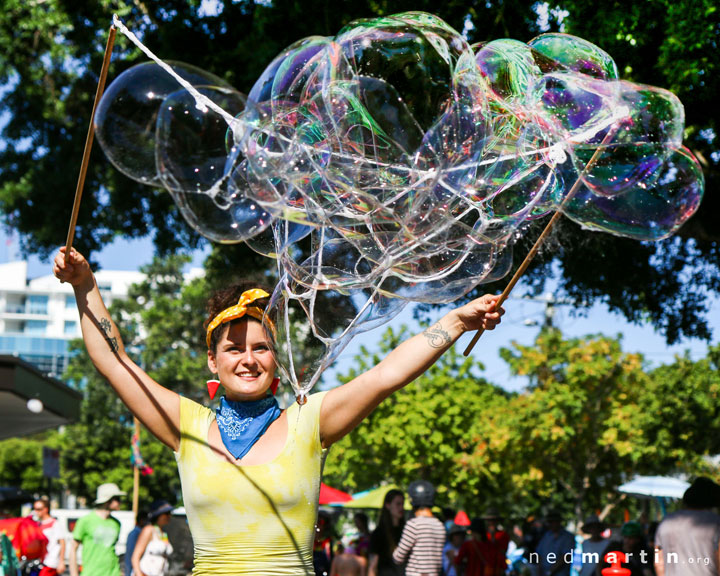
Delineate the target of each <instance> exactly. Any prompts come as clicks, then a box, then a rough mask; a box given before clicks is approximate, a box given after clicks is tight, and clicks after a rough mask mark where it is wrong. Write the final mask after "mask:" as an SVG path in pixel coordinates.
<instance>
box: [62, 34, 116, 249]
mask: <svg viewBox="0 0 720 576" xmlns="http://www.w3.org/2000/svg"><path fill="white" fill-rule="evenodd" d="M116 30H117V29H116V28H115V26H110V34H109V35H108V39H107V44H106V45H105V57H104V58H103V64H102V69H101V70H100V80H98V86H97V91H96V92H95V102H94V103H93V108H92V114H91V115H90V126H89V127H88V132H87V137H86V138H85V151H84V152H83V158H82V164H81V165H80V176H79V177H78V183H77V188H75V202H74V203H73V211H72V216H70V227H69V229H68V235H67V242H66V243H65V262H67V261H68V260H69V259H70V249H71V248H72V243H73V239H74V238H75V225H76V224H77V218H78V212H80V200H81V199H82V192H83V187H84V186H85V176H86V175H87V169H88V164H89V162H90V151H91V150H92V144H93V138H94V136H95V110H96V108H97V105H98V102H99V101H100V98H102V95H103V92H104V91H105V80H106V79H107V73H108V68H109V67H110V58H111V57H112V51H113V45H114V44H115V32H116Z"/></svg>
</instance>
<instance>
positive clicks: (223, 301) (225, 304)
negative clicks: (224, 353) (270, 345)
mask: <svg viewBox="0 0 720 576" xmlns="http://www.w3.org/2000/svg"><path fill="white" fill-rule="evenodd" d="M253 288H260V289H261V290H265V292H267V293H268V294H272V289H269V288H268V287H267V286H258V285H257V284H256V283H252V282H239V283H237V284H233V285H232V286H229V287H228V288H223V289H221V290H217V291H216V292H214V293H213V295H212V296H210V298H209V299H208V301H207V304H206V305H205V311H206V312H207V316H206V317H205V322H203V328H205V330H207V327H208V326H209V324H210V322H212V321H213V319H214V318H215V316H217V315H218V314H220V312H222V311H223V310H225V309H227V308H230V307H231V306H235V304H237V303H238V300H239V299H240V296H241V295H242V293H243V292H245V291H246V290H252V289H253ZM269 303H270V298H259V299H257V300H254V301H253V303H252V306H255V307H256V308H260V310H263V311H265V310H266V309H267V306H268V304H269ZM244 320H253V321H255V322H260V321H259V320H257V319H256V318H254V317H252V316H250V315H245V316H243V317H242V318H237V319H235V320H231V321H230V322H225V323H223V324H221V325H220V326H218V327H217V328H215V330H213V333H212V336H211V337H210V350H212V352H215V351H216V350H217V345H218V342H220V340H221V339H222V337H223V335H224V334H225V333H226V331H227V330H229V329H230V326H231V325H232V324H235V323H237V322H242V321H244ZM271 337H272V335H271ZM271 339H272V338H271Z"/></svg>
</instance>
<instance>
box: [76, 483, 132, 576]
mask: <svg viewBox="0 0 720 576" xmlns="http://www.w3.org/2000/svg"><path fill="white" fill-rule="evenodd" d="M124 495H125V492H122V491H121V490H120V489H119V488H118V487H117V485H116V484H112V483H109V484H101V485H100V486H99V487H98V489H97V499H96V500H95V506H96V508H95V510H94V511H93V512H91V513H90V514H88V515H87V516H83V517H82V518H80V519H79V520H78V521H77V523H76V524H75V529H74V530H73V545H72V546H71V548H70V576H78V563H77V550H78V548H79V547H80V546H82V567H83V570H82V573H83V576H120V563H119V562H118V557H117V556H116V555H115V544H116V543H117V541H118V538H119V537H120V521H119V520H118V519H117V518H113V517H112V516H111V515H110V512H112V511H113V510H117V509H118V508H120V497H121V496H124Z"/></svg>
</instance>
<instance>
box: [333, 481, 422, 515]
mask: <svg viewBox="0 0 720 576" xmlns="http://www.w3.org/2000/svg"><path fill="white" fill-rule="evenodd" d="M390 490H399V488H398V487H397V486H396V485H395V484H388V485H387V486H380V487H379V488H373V489H372V490H366V491H365V492H358V493H357V494H353V497H352V500H350V501H348V502H343V503H342V504H340V506H342V507H343V508H353V509H359V510H361V509H375V510H379V509H380V508H382V506H383V502H384V500H385V494H387V493H388V492H389V491H390ZM405 510H412V506H411V505H410V499H409V498H408V495H407V494H405Z"/></svg>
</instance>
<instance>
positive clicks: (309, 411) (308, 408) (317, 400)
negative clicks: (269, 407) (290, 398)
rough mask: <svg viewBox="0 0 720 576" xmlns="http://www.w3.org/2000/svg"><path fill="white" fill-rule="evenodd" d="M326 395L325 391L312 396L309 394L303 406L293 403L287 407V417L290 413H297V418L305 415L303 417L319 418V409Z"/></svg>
mask: <svg viewBox="0 0 720 576" xmlns="http://www.w3.org/2000/svg"><path fill="white" fill-rule="evenodd" d="M326 394H327V391H322V392H315V393H314V394H309V395H308V396H307V402H305V404H298V403H297V402H293V403H292V404H290V406H288V407H287V412H288V416H289V415H290V414H292V413H296V414H297V413H298V412H299V416H300V417H302V416H303V415H304V414H303V413H305V415H309V416H314V417H319V415H320V407H321V406H322V403H323V398H325V395H326Z"/></svg>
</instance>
